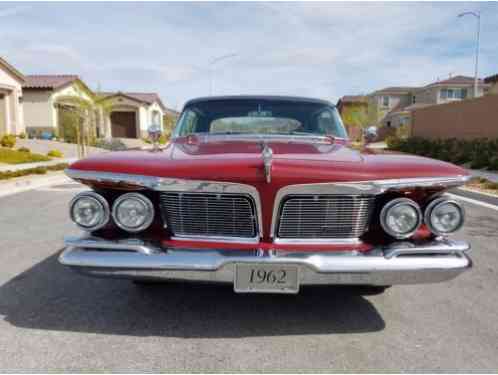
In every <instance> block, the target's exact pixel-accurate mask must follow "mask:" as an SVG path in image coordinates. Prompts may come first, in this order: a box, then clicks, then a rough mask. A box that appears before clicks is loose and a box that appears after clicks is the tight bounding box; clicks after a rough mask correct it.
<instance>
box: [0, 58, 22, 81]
mask: <svg viewBox="0 0 498 375" xmlns="http://www.w3.org/2000/svg"><path fill="white" fill-rule="evenodd" d="M0 65H2V66H3V67H5V69H7V70H8V71H9V72H11V73H12V74H13V75H14V76H16V77H17V79H19V80H20V81H22V82H24V81H25V79H26V77H25V76H24V75H23V74H22V73H21V72H20V71H19V70H17V69H16V68H14V67H13V66H12V65H10V64H9V63H8V62H7V61H6V60H4V59H3V58H2V57H0Z"/></svg>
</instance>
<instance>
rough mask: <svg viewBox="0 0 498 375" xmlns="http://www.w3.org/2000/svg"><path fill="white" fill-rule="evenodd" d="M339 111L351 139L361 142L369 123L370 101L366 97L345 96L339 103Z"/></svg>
mask: <svg viewBox="0 0 498 375" xmlns="http://www.w3.org/2000/svg"><path fill="white" fill-rule="evenodd" d="M337 109H338V111H339V113H340V114H341V117H342V120H343V122H344V125H346V128H347V129H348V134H349V137H350V138H351V139H353V140H360V139H361V137H362V129H363V127H365V126H366V125H368V123H367V120H368V118H367V114H368V100H367V97H366V96H364V95H345V96H343V97H342V98H340V99H339V100H338V101H337Z"/></svg>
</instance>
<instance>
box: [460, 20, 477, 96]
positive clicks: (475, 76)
mask: <svg viewBox="0 0 498 375" xmlns="http://www.w3.org/2000/svg"><path fill="white" fill-rule="evenodd" d="M464 16H474V17H475V18H476V19H477V38H476V64H475V74H474V98H477V88H478V83H479V77H478V74H479V43H480V34H481V12H479V11H476V12H464V13H460V14H459V15H458V17H464Z"/></svg>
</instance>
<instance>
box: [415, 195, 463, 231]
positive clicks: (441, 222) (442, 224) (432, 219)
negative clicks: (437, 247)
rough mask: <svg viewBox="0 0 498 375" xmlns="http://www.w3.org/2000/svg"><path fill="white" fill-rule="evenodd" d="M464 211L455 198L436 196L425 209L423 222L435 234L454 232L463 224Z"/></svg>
mask: <svg viewBox="0 0 498 375" xmlns="http://www.w3.org/2000/svg"><path fill="white" fill-rule="evenodd" d="M464 218H465V211H464V210H463V207H462V206H461V205H460V203H458V202H457V201H455V200H452V199H446V198H438V199H435V200H433V201H432V202H431V203H429V205H428V206H427V208H426V209H425V217H424V219H425V224H426V225H427V226H428V227H429V229H430V230H431V232H433V233H435V234H448V233H453V232H456V231H457V230H458V229H460V228H461V227H462V225H463V221H464Z"/></svg>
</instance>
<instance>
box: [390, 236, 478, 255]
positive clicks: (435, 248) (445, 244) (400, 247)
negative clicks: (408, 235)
mask: <svg viewBox="0 0 498 375" xmlns="http://www.w3.org/2000/svg"><path fill="white" fill-rule="evenodd" d="M467 251H470V245H469V244H468V243H467V242H464V241H453V240H449V239H446V238H441V239H438V240H436V241H432V242H430V243H428V244H422V245H421V244H418V245H415V244H414V243H412V242H395V243H393V244H391V245H390V246H388V247H386V248H384V250H383V252H384V257H385V258H386V259H391V258H395V257H398V256H403V255H415V254H426V255H449V254H456V253H462V252H467Z"/></svg>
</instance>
